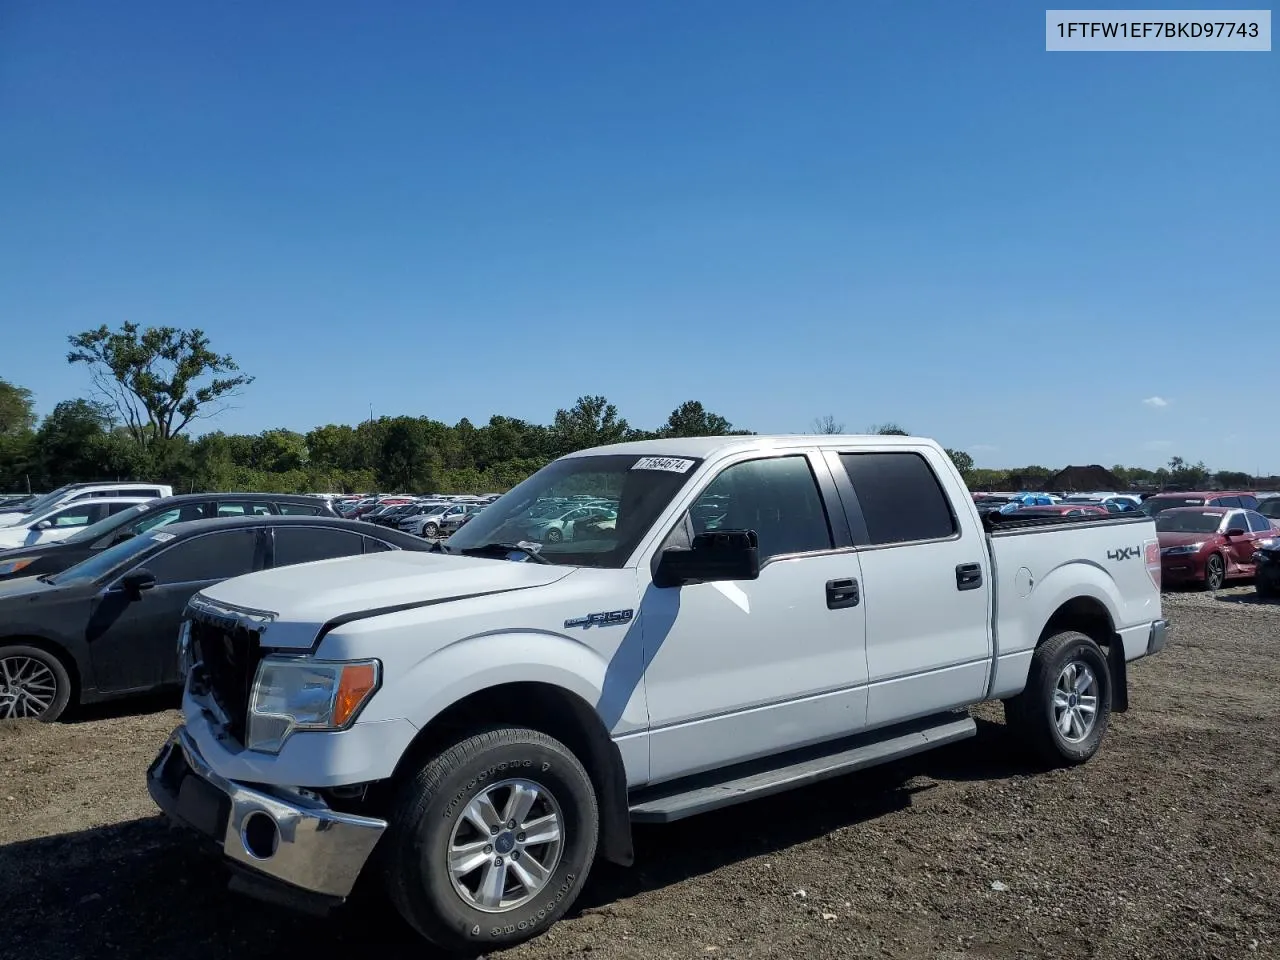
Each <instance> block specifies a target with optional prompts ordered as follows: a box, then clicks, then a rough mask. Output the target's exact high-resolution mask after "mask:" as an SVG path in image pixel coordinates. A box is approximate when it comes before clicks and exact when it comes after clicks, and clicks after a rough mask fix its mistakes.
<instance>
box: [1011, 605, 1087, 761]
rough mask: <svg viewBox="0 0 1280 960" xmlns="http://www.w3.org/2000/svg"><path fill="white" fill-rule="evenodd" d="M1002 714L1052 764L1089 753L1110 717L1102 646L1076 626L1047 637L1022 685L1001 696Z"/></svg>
mask: <svg viewBox="0 0 1280 960" xmlns="http://www.w3.org/2000/svg"><path fill="white" fill-rule="evenodd" d="M1005 718H1006V720H1007V722H1008V724H1009V726H1010V728H1011V729H1012V730H1013V732H1014V733H1015V734H1016V735H1017V736H1019V737H1021V738H1022V739H1023V740H1024V741H1025V742H1026V743H1027V745H1028V746H1029V747H1031V749H1032V750H1034V751H1035V753H1036V754H1037V756H1039V757H1040V759H1042V760H1044V761H1045V762H1046V763H1049V764H1050V765H1052V766H1072V765H1075V764H1079V763H1084V762H1085V761H1087V760H1089V759H1091V758H1092V757H1093V755H1094V754H1095V753H1097V752H1098V749H1099V748H1100V747H1101V746H1102V738H1103V737H1105V736H1106V733H1107V726H1108V724H1109V722H1110V719H1111V671H1110V669H1109V667H1108V666H1107V658H1106V656H1105V655H1104V654H1103V652H1102V649H1101V648H1100V647H1099V646H1098V644H1097V643H1095V642H1094V640H1093V638H1091V637H1089V636H1086V635H1085V634H1083V633H1079V632H1077V631H1075V630H1068V631H1065V632H1063V633H1059V634H1055V635H1054V636H1052V637H1050V638H1049V639H1048V640H1046V641H1045V642H1044V643H1042V644H1041V645H1040V646H1039V647H1037V648H1036V651H1035V653H1034V654H1033V655H1032V657H1031V669H1030V671H1029V673H1028V675H1027V686H1026V689H1024V690H1023V691H1022V693H1020V694H1018V696H1016V697H1014V698H1012V699H1011V700H1006V701H1005Z"/></svg>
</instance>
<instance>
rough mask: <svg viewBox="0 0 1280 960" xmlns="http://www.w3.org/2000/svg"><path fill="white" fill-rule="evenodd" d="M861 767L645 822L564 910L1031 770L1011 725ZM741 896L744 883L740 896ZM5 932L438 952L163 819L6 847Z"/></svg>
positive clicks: (374, 912) (24, 937) (43, 958)
mask: <svg viewBox="0 0 1280 960" xmlns="http://www.w3.org/2000/svg"><path fill="white" fill-rule="evenodd" d="M978 726H979V732H978V736H977V737H975V738H972V739H970V740H967V741H964V742H962V743H959V744H955V745H953V746H950V747H945V748H942V749H940V750H937V751H933V752H931V753H926V754H921V755H919V756H917V757H913V758H908V759H906V760H902V761H899V762H897V763H894V764H891V765H887V766H885V767H881V768H878V769H875V770H871V771H867V772H864V773H862V774H855V775H852V776H849V777H841V778H837V779H835V780H831V781H827V782H825V783H822V784H818V785H816V786H813V787H809V788H805V789H802V790H798V791H795V792H791V793H787V794H781V795H778V796H775V797H770V798H767V799H762V800H758V801H754V802H752V803H749V804H744V805H742V806H738V807H731V808H728V809H726V810H724V811H721V812H720V813H717V814H711V815H709V816H703V817H700V818H691V819H689V820H686V821H681V822H678V823H675V824H671V825H668V826H663V827H637V829H636V837H635V839H636V864H635V866H634V867H631V868H630V869H622V868H617V867H613V866H611V865H606V864H600V865H598V866H597V867H596V869H595V870H594V871H593V872H592V876H591V879H590V881H589V882H588V885H587V889H586V890H585V891H584V892H583V895H582V897H581V898H580V899H579V901H578V903H577V904H576V905H575V907H574V909H573V911H572V912H571V914H570V916H571V917H573V916H581V915H583V914H592V913H603V914H608V913H610V912H611V911H612V906H611V905H612V904H614V903H616V902H617V901H620V900H625V899H627V898H630V897H634V896H637V895H640V894H644V893H649V892H653V891H657V890H661V889H662V888H664V887H667V886H670V885H672V884H676V883H679V882H681V881H685V880H688V879H690V878H694V877H697V876H701V875H704V874H707V873H710V872H712V871H715V870H717V869H719V868H720V867H723V866H726V865H728V864H733V863H737V862H740V861H743V860H747V859H750V858H753V857H760V856H763V855H769V854H772V853H775V852H779V851H784V850H786V849H787V848H789V847H792V846H795V845H796V844H801V843H805V842H808V841H812V840H815V839H817V838H820V837H822V836H824V835H826V834H828V833H831V832H833V831H835V830H839V829H844V828H848V827H852V826H856V825H857V824H859V823H862V822H864V821H867V820H872V819H875V818H877V817H880V816H883V815H885V814H888V813H892V812H895V811H899V810H903V809H905V808H907V807H910V806H911V804H912V800H913V797H914V796H916V795H917V794H919V793H921V792H923V791H928V790H931V789H933V787H934V786H936V784H937V782H939V781H954V780H963V781H968V780H988V779H1001V778H1007V777H1013V776H1019V775H1021V774H1024V773H1030V772H1032V768H1031V767H1029V766H1026V765H1024V764H1023V762H1022V761H1021V760H1020V759H1019V757H1020V754H1019V753H1018V752H1017V750H1016V748H1015V747H1014V746H1013V745H1012V744H1011V743H1009V742H1008V738H1007V737H1006V734H1005V730H1004V727H1003V725H1001V724H998V723H993V722H991V721H986V720H978ZM744 896H745V894H744ZM0 902H4V903H7V904H9V905H10V906H8V907H6V910H5V920H6V924H5V931H4V935H3V937H0V942H4V944H5V946H6V947H7V948H9V950H11V951H12V953H11V954H10V955H13V956H23V957H24V958H26V960H54V958H59V960H60V958H71V957H77V958H92V957H113V958H135V957H136V958H144V957H145V958H161V960H163V958H170V957H172V958H175V960H176V958H182V960H202V958H214V957H218V958H225V957H227V956H236V957H244V958H255V957H264V958H265V957H270V958H272V960H280V958H282V957H283V958H291V957H306V958H308V960H310V958H312V957H314V956H315V955H316V953H317V951H320V952H321V953H322V954H328V953H331V952H333V951H334V949H335V948H339V949H340V948H341V947H343V946H347V947H356V946H363V947H368V946H370V945H373V944H377V945H378V948H379V951H380V960H399V958H401V957H403V958H410V957H412V958H415V960H422V958H424V957H431V956H433V954H432V953H431V951H429V950H424V947H423V944H422V942H421V941H420V940H418V939H417V937H416V936H415V935H414V934H413V932H412V931H411V930H410V929H409V928H408V926H407V925H406V924H405V923H404V922H403V921H401V919H400V918H399V916H398V915H397V914H395V912H394V911H393V910H392V908H391V907H390V906H389V905H388V904H387V903H386V902H385V900H384V899H383V898H382V897H381V891H380V890H379V889H378V888H377V885H376V883H372V882H370V883H366V884H365V885H364V886H363V887H362V888H360V889H358V890H357V891H356V895H355V896H353V898H352V900H351V902H350V903H349V904H348V905H347V906H346V907H345V908H343V909H342V910H340V911H338V912H337V913H335V914H334V915H333V916H331V917H329V918H327V919H316V918H312V917H307V916H303V915H299V914H295V913H292V912H289V911H286V910H284V909H280V908H276V907H272V906H269V905H266V904H261V903H258V902H256V901H253V900H249V899H246V898H243V897H240V896H237V895H234V894H231V893H230V892H228V891H227V889H226V874H225V873H224V872H223V871H222V870H221V869H218V868H217V865H216V864H215V863H213V862H211V860H210V858H209V857H208V855H207V854H206V853H204V852H202V851H201V849H199V847H198V846H197V845H196V844H195V843H194V842H193V841H192V840H191V838H189V837H188V835H187V834H185V833H183V832H182V831H179V830H175V829H173V828H171V827H170V826H168V824H167V823H166V822H165V821H163V820H162V819H161V818H159V817H155V818H149V819H145V820H136V821H132V822H129V823H123V824H116V825H113V826H109V827H101V828H97V829H93V830H86V831H82V832H79V833H73V834H64V835H61V836H56V837H48V838H43V839H39V840H32V841H27V842H23V843H16V844H11V845H9V846H7V847H0Z"/></svg>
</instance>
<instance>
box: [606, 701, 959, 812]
mask: <svg viewBox="0 0 1280 960" xmlns="http://www.w3.org/2000/svg"><path fill="white" fill-rule="evenodd" d="M977 732H978V728H977V725H976V724H975V723H974V722H973V718H972V717H970V716H969V715H968V714H956V713H944V714H940V715H938V716H933V717H927V718H925V719H924V720H918V721H915V722H913V723H910V724H903V725H899V726H896V727H889V728H887V729H884V730H876V731H874V732H872V733H870V734H864V735H862V736H860V737H856V738H847V739H844V740H838V741H836V742H834V743H826V744H822V745H820V746H818V747H813V748H810V749H808V750H805V751H802V752H796V753H790V754H785V755H783V756H781V757H770V758H768V759H766V760H762V761H755V762H753V763H750V764H741V765H739V766H737V767H732V768H730V769H728V770H717V771H713V772H712V773H710V774H702V775H700V776H698V777H694V778H690V779H688V780H684V781H678V782H676V783H670V784H660V785H658V786H656V787H651V788H648V789H645V790H642V791H639V792H637V793H636V794H635V795H633V796H632V802H631V819H632V820H633V821H634V822H636V823H669V822H671V821H672V820H683V819H684V818H685V817H691V816H694V815H695V814H699V813H706V812H708V811H710V810H717V809H719V808H720V807H727V806H731V805H732V804H735V803H744V802H745V801H747V800H756V799H758V798H760V797H767V796H770V795H771V794H775V793H781V792H783V791H784V790H792V789H794V788H796V787H802V786H805V785H807V784H810V783H817V782H818V781H820V780H826V779H828V778H830V777H838V776H842V775H844V774H846V773H852V772H854V771H855V770H862V769H865V768H867V767H874V766H877V765H878V764H882V763H888V762H889V761H891V760H897V759H899V758H901V757H909V756H911V755H912V754H913V753H921V752H923V751H925V750H931V749H933V748H934V747H940V746H943V745H944V744H948V743H954V742H956V741H957V740H965V739H967V738H969V737H972V736H974V735H975V734H976V733H977ZM726 777H728V778H730V779H726Z"/></svg>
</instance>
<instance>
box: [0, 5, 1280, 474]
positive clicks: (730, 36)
mask: <svg viewBox="0 0 1280 960" xmlns="http://www.w3.org/2000/svg"><path fill="white" fill-rule="evenodd" d="M1278 94H1280V63H1278V62H1277V54H1276V53H1260V54H1227V53H1209V54H1190V53H1185V54H1105V53H1096V54H1065V53H1054V54H1050V53H1046V52H1045V51H1044V9H1043V7H1034V6H1031V5H1029V4H1026V3H994V2H993V3H981V4H957V3H912V4H904V3H887V2H885V3H874V2H860V3H848V2H845V0H831V2H823V3H816V2H790V3H786V4H782V3H776V2H775V3H759V2H753V0H735V2H734V3H722V2H716V0H692V2H690V0H685V2H679V3H677V2H656V0H653V2H645V3H635V4H589V3H583V2H578V3H567V2H556V0H540V2H539V3H536V4H531V3H518V2H492V3H484V4H475V3H462V2H453V3H444V2H431V3H417V2H415V3H409V2H405V3H391V2H389V3H380V4H353V3H349V2H320V0H309V2H306V3H302V2H297V3H284V2H281V3H272V4H259V3H248V2H222V3H217V4H174V3H169V2H164V3H161V2H154V3H147V2H128V3H110V4H108V3H101V2H96V0H95V2H62V3H57V4H50V3H47V2H43V0H8V2H7V3H5V4H4V5H3V8H0V147H2V149H0V337H2V339H0V342H2V343H3V347H0V377H3V378H5V379H9V380H11V381H14V382H17V383H20V384H24V385H26V386H28V387H30V388H31V389H32V390H34V391H35V393H36V395H37V400H38V403H39V406H40V409H41V411H42V412H47V411H48V410H49V409H50V408H52V406H53V404H54V403H56V402H57V401H58V400H61V399H65V398H69V397H73V396H78V395H86V394H87V393H88V390H89V385H88V381H87V377H86V375H85V371H84V370H83V369H82V368H79V367H77V368H70V367H68V366H67V364H66V363H65V361H64V359H63V357H64V354H65V352H66V336H67V335H68V334H70V333H73V332H76V331H79V330H83V329H87V328H90V327H94V326H97V325H98V324H101V323H107V324H110V325H113V326H114V325H117V324H118V323H120V322H122V321H125V320H134V321H137V322H139V323H141V324H144V325H149V324H162V323H168V324H174V325H178V326H199V327H202V328H204V329H205V330H206V331H207V332H208V334H209V335H210V337H211V338H212V340H213V344H214V346H215V347H216V348H218V349H220V350H223V351H227V352H230V353H232V354H233V355H234V356H235V357H236V358H237V359H238V360H239V361H240V363H241V365H242V366H243V367H244V369H245V370H246V371H248V372H250V373H252V374H254V375H256V376H257V382H256V383H255V384H254V385H253V386H252V387H251V388H250V390H249V391H248V392H247V393H246V394H245V396H244V397H243V398H241V399H240V401H239V402H238V406H237V407H236V408H235V409H233V410H231V411H229V412H227V413H225V414H223V415H222V416H221V417H220V418H219V419H217V420H216V421H214V422H213V423H212V424H210V425H208V427H217V428H221V429H225V430H229V431H246V432H249V431H257V430H260V429H263V428H267V427H274V426H285V427H290V428H293V429H298V430H306V429H309V428H310V427H312V426H315V425H317V424H322V423H327V422H348V423H349V422H355V421H357V420H359V419H362V418H364V417H366V416H367V415H368V412H369V405H370V404H372V405H373V410H374V414H375V415H381V414H396V413H409V414H415V415H416V414H426V415H430V416H432V417H436V418H439V419H442V420H445V421H448V422H454V421H456V420H457V419H459V418H460V417H463V416H466V417H469V418H471V419H472V420H473V421H476V422H482V421H484V420H487V419H488V417H489V416H490V415H491V414H493V413H503V414H509V415H514V416H520V417H524V418H527V419H531V420H536V421H542V422H546V421H549V420H550V418H551V417H552V416H553V415H554V412H555V410H556V408H557V407H562V406H569V405H570V404H571V403H572V402H573V400H574V399H575V398H576V397H577V396H579V395H581V394H595V393H602V394H605V395H606V396H608V397H609V398H610V399H611V400H613V401H614V402H615V403H617V404H618V406H619V408H620V409H621V411H622V413H623V415H624V416H626V417H627V418H628V419H629V420H631V421H632V422H633V423H636V424H637V425H642V426H654V425H657V424H658V423H660V422H661V421H663V420H664V419H665V418H666V415H667V414H668V412H670V410H671V409H672V408H673V407H675V406H676V405H677V404H679V403H680V402H681V401H683V400H686V399H691V398H695V399H699V400H701V401H703V403H705V404H706V405H707V406H708V407H709V408H711V409H713V410H715V411H717V412H720V413H723V414H724V415H725V416H727V417H728V418H729V419H730V420H731V421H733V422H734V423H735V424H737V425H740V426H743V427H747V428H750V429H754V430H758V431H768V432H775V431H803V430H806V429H809V426H810V423H811V421H812V420H813V418H814V417H816V416H819V415H822V414H827V413H830V414H833V415H834V416H835V417H836V418H837V419H838V420H840V421H843V422H844V423H845V424H846V425H847V427H848V428H849V429H850V430H860V429H862V428H864V427H866V426H867V425H869V424H873V423H877V422H881V421H885V420H895V421H898V422H900V423H902V424H903V425H905V426H906V427H908V428H909V429H911V430H913V431H915V432H917V433H923V434H927V435H932V436H936V437H937V438H938V439H939V440H941V441H942V442H943V443H945V444H947V445H948V446H955V447H960V448H963V449H967V450H969V451H971V452H972V453H973V454H974V456H975V457H976V459H977V460H978V462H979V464H983V465H992V466H996V465H1004V466H1015V465H1025V464H1028V463H1043V464H1046V465H1049V466H1057V465H1061V464H1064V463H1068V462H1071V463H1082V462H1102V463H1104V464H1108V465H1109V464H1111V463H1115V462H1124V463H1142V464H1147V465H1152V466H1154V465H1157V464H1159V463H1161V462H1163V461H1164V460H1166V459H1168V457H1169V456H1171V455H1173V454H1179V455H1181V456H1183V457H1185V458H1187V459H1189V460H1197V459H1203V460H1205V461H1206V462H1207V463H1209V465H1210V466H1213V467H1217V468H1223V467H1229V468H1236V469H1246V470H1265V471H1270V472H1280V443H1278V441H1280V431H1277V429H1276V419H1275V394H1276V383H1277V380H1276V377H1275V375H1274V374H1273V373H1272V371H1274V370H1275V369H1276V367H1277V365H1280V317H1278V316H1277V294H1278V293H1280V185H1278V183H1277V178H1276V172H1277V170H1280V96H1278ZM1157 398H1158V399H1157ZM1259 439H1261V440H1262V441H1263V442H1261V443H1259V442H1257V441H1258V440H1259Z"/></svg>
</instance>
